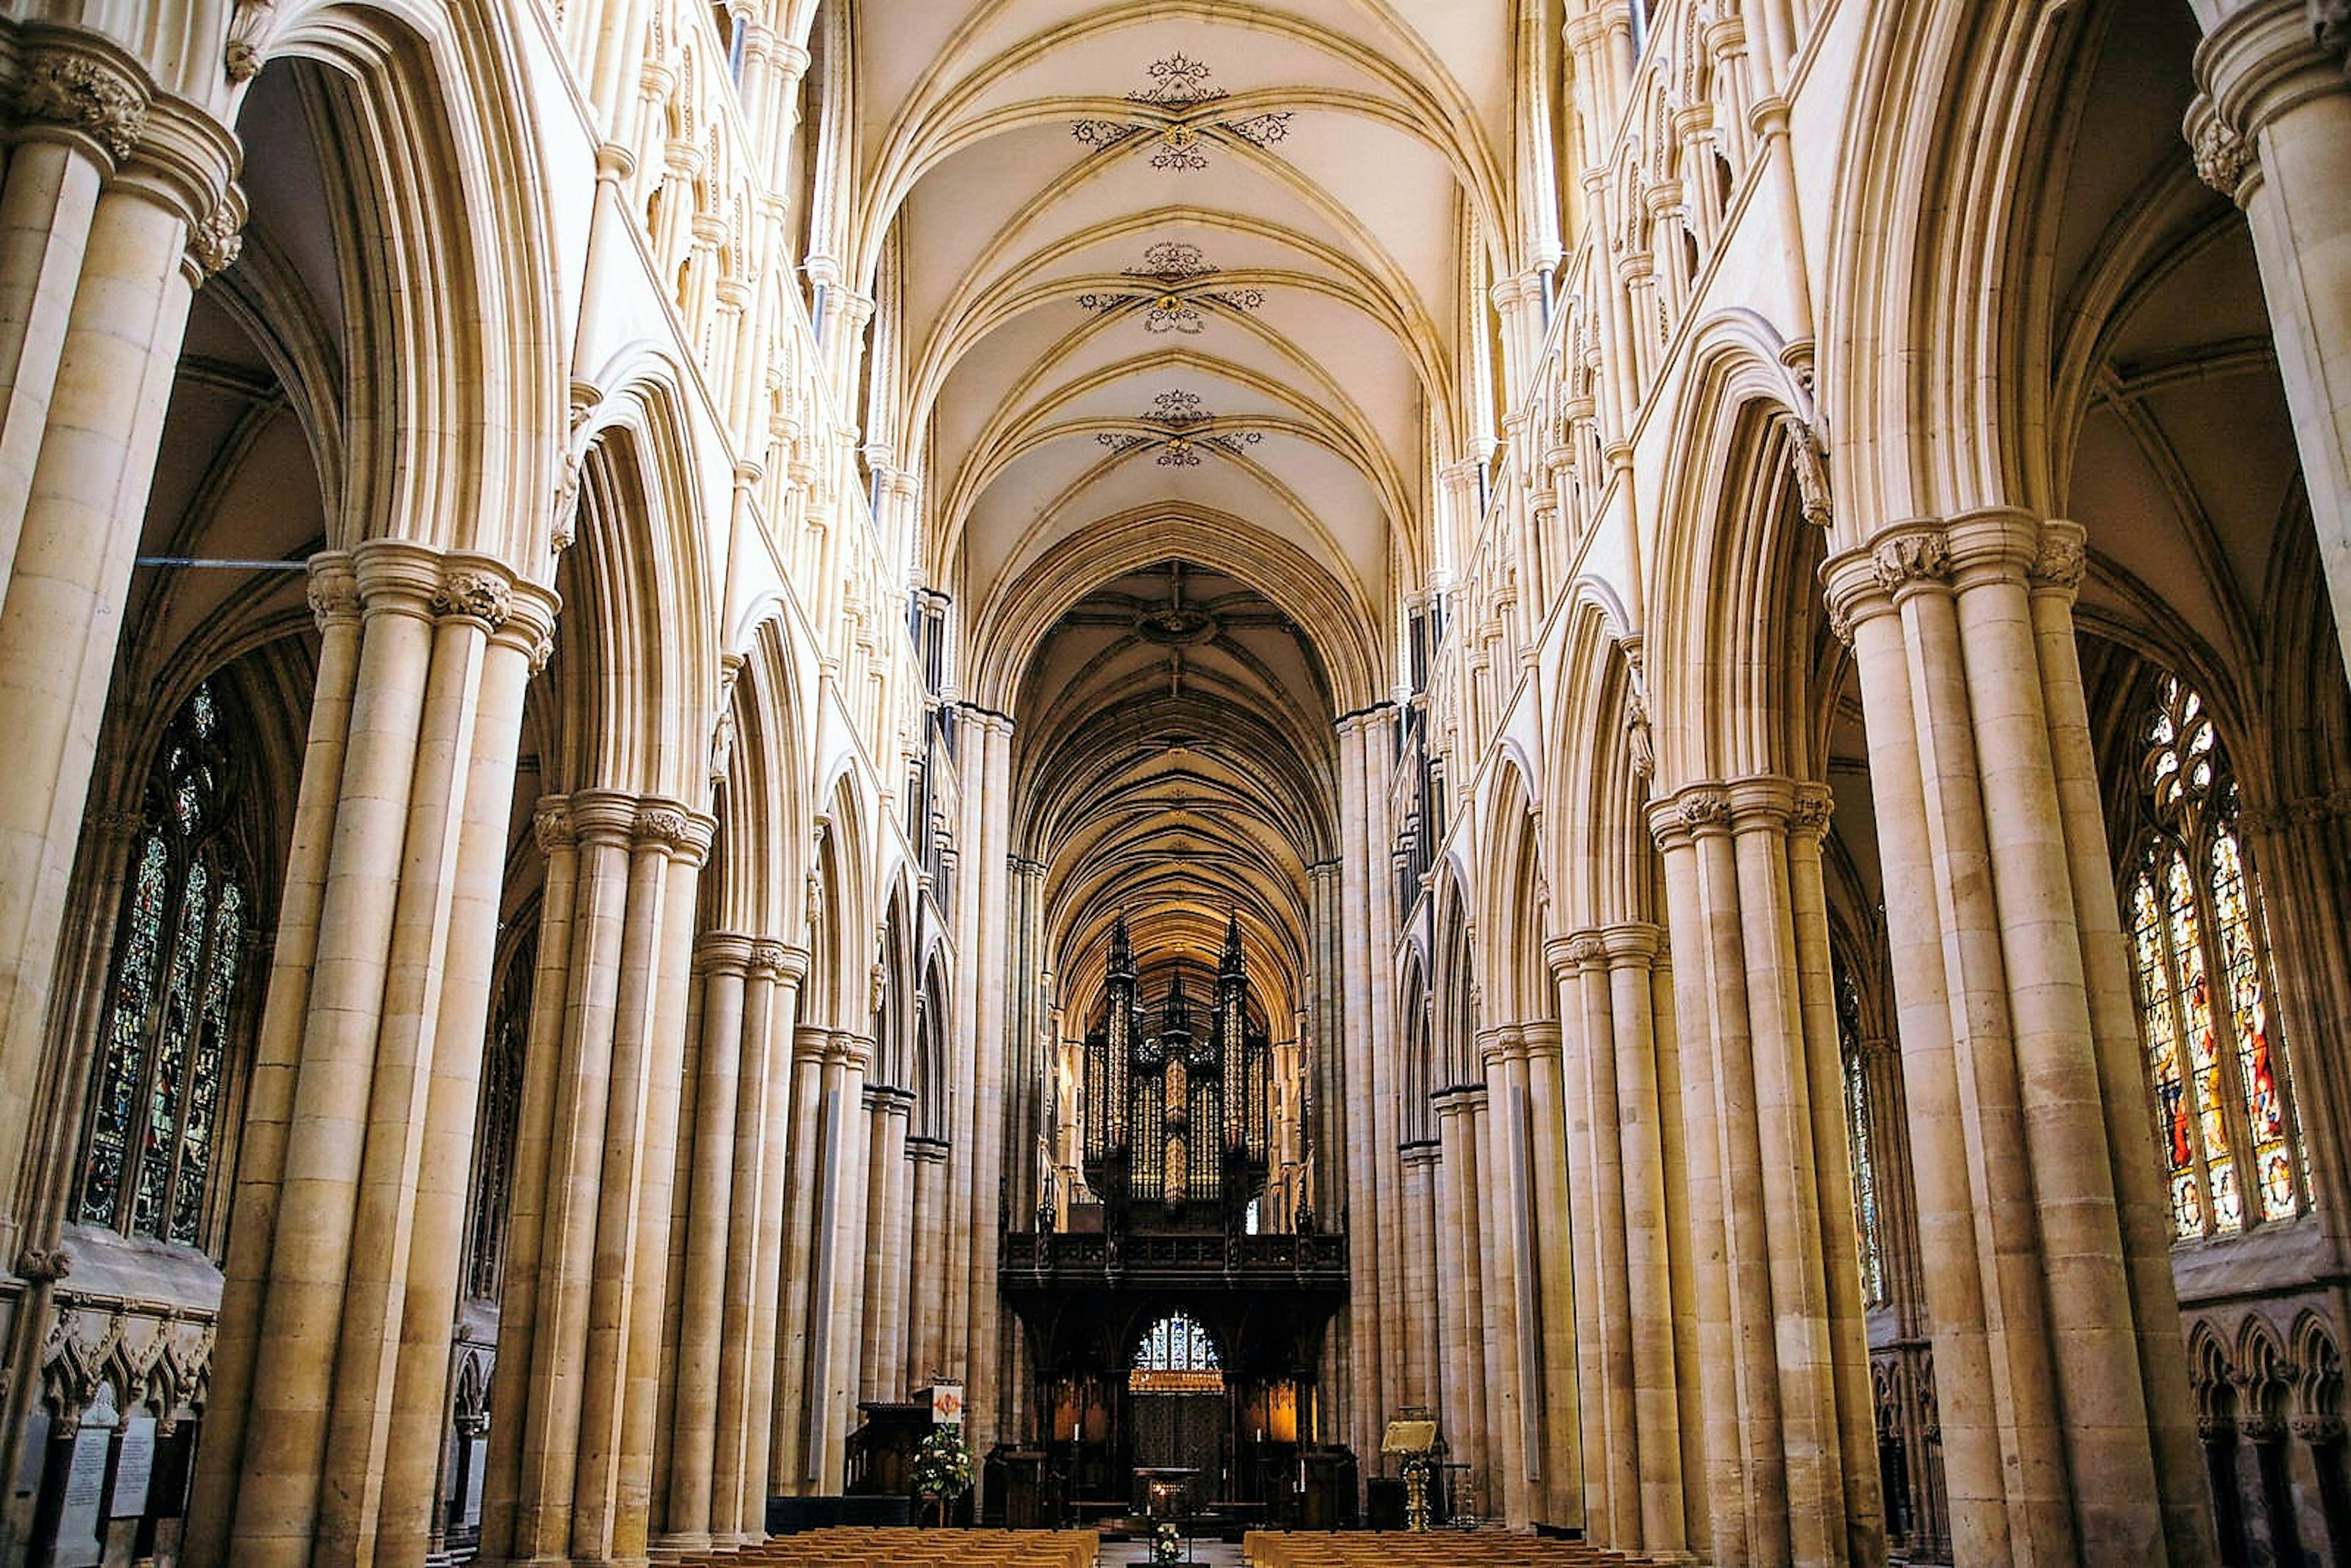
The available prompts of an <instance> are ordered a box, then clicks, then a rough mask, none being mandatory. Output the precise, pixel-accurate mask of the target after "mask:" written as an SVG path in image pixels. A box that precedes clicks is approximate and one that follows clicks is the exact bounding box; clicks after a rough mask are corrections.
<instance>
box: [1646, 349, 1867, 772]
mask: <svg viewBox="0 0 2351 1568" xmlns="http://www.w3.org/2000/svg"><path fill="white" fill-rule="evenodd" d="M1692 379H1693V382H1695V383H1696V387H1697V388H1698V389H1700V390H1699V391H1698V395H1697V396H1695V397H1694V398H1693V399H1692V401H1691V402H1688V403H1687V404H1686V405H1685V407H1686V408H1687V409H1688V410H1690V411H1691V412H1690V413H1689V415H1688V419H1689V423H1690V428H1689V429H1688V430H1687V432H1686V433H1685V435H1686V439H1685V440H1684V441H1682V442H1681V443H1679V444H1677V450H1678V451H1679V452H1680V453H1681V455H1682V457H1683V463H1684V466H1683V467H1682V469H1681V470H1680V472H1679V474H1678V475H1677V476H1673V477H1670V478H1669V479H1668V482H1667V486H1666V491H1665V496H1666V500H1665V510H1664V514H1663V515H1664V516H1666V517H1671V518H1684V519H1687V520H1688V521H1687V525H1686V526H1684V527H1682V528H1674V529H1670V530H1668V531H1667V533H1666V535H1665V536H1664V538H1663V539H1662V541H1661V543H1660V546H1659V549H1658V558H1659V559H1658V562H1657V575H1656V596H1655V599H1654V601H1653V602H1654V604H1655V606H1656V620H1655V623H1654V626H1653V629H1652V632H1651V635H1650V637H1649V639H1648V641H1647V649H1646V652H1647V659H1648V664H1649V668H1650V669H1651V670H1652V671H1653V672H1654V674H1653V675H1652V680H1651V685H1650V690H1651V693H1652V694H1653V695H1654V697H1655V702H1654V707H1653V715H1652V717H1653V722H1654V724H1655V726H1656V757H1657V763H1656V768H1657V777H1658V779H1660V780H1661V786H1660V791H1659V792H1660V793H1666V792H1669V791H1670V789H1674V788H1678V787H1679V786H1680V785H1683V784H1686V783H1689V782H1693V781H1696V780H1699V779H1736V778H1740V777H1742V776H1745V775H1749V774H1757V773H1764V774H1782V775H1787V776H1791V777H1794V778H1800V779H1809V778H1815V777H1817V776H1818V774H1819V771H1820V768H1821V767H1822V764H1823V761H1824V758H1823V757H1822V755H1821V746H1820V740H1819V737H1818V736H1817V735H1816V728H1817V726H1818V723H1819V716H1820V712H1821V708H1822V706H1823V702H1822V698H1823V693H1824V692H1826V691H1833V690H1834V685H1833V684H1831V685H1826V686H1823V687H1821V688H1819V689H1815V685H1814V676H1815V673H1816V672H1815V667H1814V666H1815V663H1816V659H1815V645H1816V643H1817V631H1818V628H1819V627H1820V625H1821V624H1822V622H1823V616H1822V614H1821V612H1820V609H1819V591H1818V590H1817V589H1816V588H1815V586H1814V572H1815V570H1816V569H1817V567H1818V565H1819V562H1820V559H1821V554H1822V549H1821V545H1822V541H1821V538H1820V533H1819V530H1818V529H1817V528H1815V527H1813V525H1812V524H1811V523H1810V522H1809V520H1808V519H1807V517H1806V516H1805V512H1804V510H1803V508H1804V507H1805V505H1806V504H1807V498H1806V497H1804V496H1803V494H1802V490H1803V482H1802V480H1800V478H1799V471H1800V469H1806V468H1816V467H1817V461H1818V460H1817V456H1816V455H1815V453H1814V452H1813V439H1814V438H1813V434H1812V432H1811V427H1810V426H1809V425H1808V424H1807V423H1805V422H1804V421H1803V420H1802V417H1801V416H1800V415H1799V414H1798V413H1796V411H1795V410H1794V409H1793V408H1792V407H1791V406H1790V405H1789V404H1788V403H1787V402H1784V401H1782V399H1781V398H1780V396H1779V395H1778V391H1777V389H1778V388H1780V387H1781V386H1782V384H1783V378H1782V374H1781V372H1780V371H1779V370H1778V367H1777V366H1776V365H1771V364H1767V363H1766V362H1765V361H1762V360H1761V357H1760V355H1758V354H1757V353H1756V352H1755V351H1754V349H1753V348H1752V347H1751V346H1750V345H1747V344H1743V343H1735V344H1730V345H1725V346H1721V347H1719V348H1717V349H1716V350H1713V351H1711V352H1710V353H1708V355H1707V356H1706V357H1705V358H1703V359H1702V360H1701V361H1700V366H1699V369H1698V371H1695V372H1694V373H1693V378H1692ZM1807 632H1812V633H1813V635H1807ZM1820 673H1822V674H1827V673H1828V672H1820Z"/></svg>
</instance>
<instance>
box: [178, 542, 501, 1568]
mask: <svg viewBox="0 0 2351 1568" xmlns="http://www.w3.org/2000/svg"><path fill="white" fill-rule="evenodd" d="M355 564H356V566H357V580H358V588H359V591H360V601H361V604H362V615H363V622H362V627H361V632H360V667H359V672H358V675H357V679H356V683H355V697H354V701H353V704H352V706H351V709H350V729H349V731H348V733H347V736H346V738H345V744H344V747H343V755H342V758H341V759H340V760H341V764H342V772H341V777H340V779H339V780H338V782H339V785H340V797H339V800H338V801H337V804H336V806H335V809H334V821H333V827H332V830H331V831H332V833H333V847H332V849H331V851H330V852H329V860H328V866H327V872H326V885H325V888H324V896H323V902H322V905H321V909H320V915H319V923H318V930H319V942H318V946H317V948H316V951H315V955H314V958H313V970H312V979H311V985H310V988H309V994H308V997H307V998H304V1000H305V1003H306V1009H305V1011H304V1013H303V1015H302V1016H301V1018H300V1019H299V1021H298V1023H295V1022H294V1021H293V1020H287V1021H286V1022H285V1023H282V1024H280V1025H278V1026H277V1027H279V1028H285V1029H289V1030H291V1029H298V1030H299V1032H300V1045H299V1047H298V1050H297V1051H296V1052H295V1053H294V1054H295V1061H296V1063H297V1065H296V1068H295V1076H294V1082H293V1089H292V1101H291V1107H290V1112H289V1113H288V1116H287V1133H286V1139H285V1144H284V1145H283V1152H282V1155H278V1157H277V1166H278V1170H277V1181H278V1183H279V1193H278V1197H277V1211H278V1215H279V1218H281V1220H282V1221H283V1223H281V1224H279V1225H277V1227H276V1228H275V1229H274V1232H273V1234H272V1235H271V1237H270V1238H269V1249H268V1252H267V1254H266V1256H258V1257H255V1258H254V1259H252V1260H251V1261H252V1262H253V1263H254V1265H255V1266H256V1267H255V1271H254V1272H253V1273H252V1274H251V1275H250V1276H243V1277H236V1278H233V1279H232V1280H230V1281H228V1282H227V1283H226V1285H225V1289H224V1308H223V1310H224V1313H225V1316H226V1317H227V1318H228V1319H229V1320H230V1321H241V1322H251V1321H255V1320H256V1319H257V1320H258V1323H259V1334H258V1339H257V1343H256V1347H255V1350H254V1352H253V1357H254V1359H253V1361H252V1362H251V1363H248V1364H249V1365H256V1367H258V1366H266V1369H267V1371H266V1375H255V1376H253V1378H252V1381H251V1382H250V1383H249V1384H247V1385H245V1386H226V1387H224V1386H221V1385H218V1384H217V1383H216V1384H215V1385H214V1389H213V1399H214V1401H215V1402H216V1404H217V1405H218V1406H226V1407H229V1408H232V1409H235V1410H236V1411H237V1413H238V1416H241V1417H242V1420H241V1421H239V1420H238V1419H236V1418H235V1417H233V1418H232V1420H231V1422H230V1423H228V1424H227V1425H228V1426H229V1427H230V1428H231V1429H232V1430H234V1429H235V1427H236V1426H239V1425H242V1426H243V1427H244V1431H245V1436H246V1442H245V1444H244V1446H243V1448H242V1451H241V1452H236V1451H234V1450H230V1449H227V1448H223V1449H221V1450H218V1451H217V1458H214V1457H213V1456H207V1458H208V1461H210V1463H209V1464H208V1467H207V1473H206V1475H205V1477H204V1478H203V1479H202V1480H200V1483H199V1492H200V1494H201V1495H205V1496H207V1497H208V1498H211V1499H215V1500H218V1502H219V1503H220V1504H221V1505H222V1507H223V1508H224V1509H225V1510H233V1517H234V1521H235V1523H234V1537H233V1539H234V1542H235V1545H234V1548H233V1549H232V1550H231V1551H230V1552H226V1553H225V1554H228V1555H234V1556H235V1560H237V1561H239V1562H246V1561H251V1562H256V1563H267V1562H294V1561H303V1562H308V1561H309V1560H311V1556H312V1549H313V1543H314V1532H315V1538H316V1543H317V1545H318V1548H319V1551H320V1552H321V1553H322V1554H323V1555H324V1557H325V1559H326V1560H329V1561H333V1560H336V1559H337V1557H338V1556H339V1555H341V1554H345V1553H348V1552H351V1551H353V1550H355V1549H356V1543H357V1542H358V1541H359V1540H360V1538H361V1537H362V1536H365V1535H371V1534H372V1531H373V1525H374V1520H375V1510H376V1507H377V1505H378V1503H379V1501H380V1495H381V1494H380V1492H379V1491H378V1490H376V1489H377V1488H378V1487H379V1486H380V1485H381V1453H380V1452H378V1453H375V1454H372V1455H361V1456H360V1464H361V1465H362V1471H361V1473H362V1474H363V1475H364V1477H365V1478H366V1479H364V1480H361V1481H360V1482H359V1483H358V1484H356V1485H354V1486H353V1487H352V1488H350V1490H347V1491H346V1492H344V1493H343V1494H342V1496H341V1497H340V1498H339V1499H338V1500H337V1503H336V1505H335V1507H337V1508H341V1507H343V1506H345V1505H347V1504H350V1503H351V1502H354V1501H356V1502H357V1503H358V1504H359V1506H360V1513H358V1514H356V1515H354V1514H350V1513H340V1512H326V1513H322V1509H321V1500H320V1497H319V1488H320V1486H321V1476H322V1469H323V1467H324V1466H325V1465H326V1464H327V1463H328V1458H329V1451H330V1447H331V1445H333V1444H334V1443H335V1442H336V1440H337V1438H338V1437H339V1436H340V1437H342V1438H344V1439H345V1440H348V1439H349V1438H350V1437H351V1436H352V1435H354V1428H353V1427H352V1426H350V1422H351V1421H352V1419H353V1417H354V1416H357V1415H360V1413H361V1412H364V1413H365V1419H367V1420H371V1419H374V1418H376V1417H377V1416H388V1414H389V1412H388V1408H385V1407H387V1406H389V1404H390V1400H391V1385H390V1378H391V1375H392V1364H393V1362H394V1359H395V1357H396V1354H397V1336H398V1334H399V1332H400V1323H399V1319H398V1317H397V1315H396V1312H395V1313H394V1314H392V1315H389V1316H387V1315H386V1314H385V1308H386V1306H387V1304H388V1303H387V1300H386V1296H387V1292H388V1291H390V1290H391V1288H392V1281H393V1280H394V1279H395V1278H396V1274H395V1273H393V1272H392V1271H393V1270H397V1269H398V1268H399V1267H400V1266H401V1265H402V1264H403V1263H404V1262H405V1256H404V1248H403V1249H402V1250H401V1251H399V1252H394V1253H391V1254H390V1255H387V1252H388V1249H392V1248H398V1247H401V1246H402V1243H404V1241H405V1239H406V1235H405V1232H406V1227H407V1224H408V1222H409V1221H410V1219H411V1218H412V1216H411V1211H410V1207H409V1203H410V1200H411V1199H412V1198H413V1180H414V1176H415V1169H414V1166H413V1163H412V1162H413V1138H412V1137H410V1136H405V1135H403V1136H394V1137H390V1138H389V1139H388V1140H383V1141H379V1142H378V1143H377V1144H376V1145H375V1149H374V1155H375V1158H374V1159H373V1160H372V1162H369V1163H364V1164H363V1156H365V1155H366V1154H367V1152H368V1147H369V1144H370V1139H369V1135H368V1134H369V1128H370V1125H371V1123H377V1122H381V1121H386V1120H389V1119H390V1117H389V1115H388V1114H387V1113H396V1114H397V1115H398V1116H399V1117H400V1118H401V1122H400V1124H401V1126H402V1129H403V1133H405V1131H406V1130H407V1128H408V1127H409V1125H410V1124H411V1123H412V1122H413V1124H415V1125H416V1126H417V1127H418V1128H419V1129H420V1130H421V1126H422V1123H423V1108H422V1105H421V1104H420V1103H418V1101H419V1099H420V1098H421V1092H422V1090H423V1074H424V1073H426V1072H429V1071H430V1061H431V1058H430V1040H429V1037H428V1038H427V1039H426V1040H424V1042H423V1045H424V1050H423V1052H422V1053H420V1052H419V1051H418V1050H417V1043H418V1040H417V1025H418V1024H419V1022H420V1021H421V1019H422V1017H423V1009H424V1008H425V1007H426V1006H427V1004H428V1003H430V1002H431V1001H432V999H433V998H432V997H431V994H430V991H429V987H430V985H431V983H432V982H433V981H434V979H437V970H438V967H439V965H440V963H441V961H442V959H443V957H444V952H445V939H446V935H447V933H446V925H445V922H446V919H447V916H448V909H449V894H450V889H449V885H448V879H449V877H450V875H451V873H452V872H453V869H454V868H453V862H454V861H455V852H456V848H457V840H458V832H457V827H458V819H459V817H460V814H461V813H462V812H463V810H464V809H465V800H464V788H465V769H466V763H467V760H468V758H469V757H470V752H471V747H472V738H473V718H474V711H475V709H474V705H475V696H476V693H475V689H474V687H475V683H476V682H477V681H478V678H479V674H480V671H479V665H478V656H479V653H480V646H481V641H482V638H483V635H484V631H485V625H486V622H483V621H479V620H470V619H466V618H458V617H453V619H452V623H451V624H450V625H449V626H448V627H447V628H446V635H445V637H444V634H443V630H442V629H441V628H439V627H437V626H436V619H437V613H436V612H437V608H438V607H437V606H436V602H435V601H436V600H437V599H438V598H439V597H440V595H441V592H442V588H443V579H442V572H443V563H442V560H441V558H440V557H439V556H437V555H436V554H434V552H433V551H431V550H428V549H423V548H421V547H418V546H414V545H409V544H403V543H394V542H391V541H381V540H378V541H371V543H370V544H368V545H365V546H362V547H361V550H360V553H359V555H358V556H357V559H356V563H355ZM498 591H499V592H500V593H501V594H503V593H504V591H505V585H504V583H503V581H502V580H501V581H500V582H499V587H498ZM499 618H500V619H503V611H502V610H501V612H500V615H499ZM436 643H439V644H441V647H440V648H439V649H438V650H437V651H438V652H439V653H441V654H443V655H444V656H443V657H441V658H438V659H436ZM436 666H437V667H436ZM411 832H414V833H416V834H417V835H418V839H419V852H418V853H417V854H416V855H415V856H414V857H413V862H412V861H411V859H410V858H409V857H406V856H404V854H403V843H404V841H405V839H406V838H407V836H408V835H409V834H410V833H411ZM403 873H407V874H405V875H403ZM265 1032H266V1033H275V1032H276V1030H273V1029H272V1028H271V1027H270V1025H269V1024H267V1023H265ZM420 1055H421V1060H420ZM385 1142H388V1143H389V1145H390V1147H388V1148H387V1147H385V1146H384V1145H385ZM273 1152H274V1151H273ZM363 1186H364V1187H365V1189H366V1196H367V1198H368V1206H367V1210H366V1220H367V1224H368V1228H366V1229H365V1230H364V1231H363V1230H362V1215H361V1201H360V1200H361V1196H362V1188H363ZM379 1225H381V1227H383V1228H381V1229H378V1228H375V1227H377V1226H379ZM360 1245H364V1246H365V1248H366V1249H367V1250H366V1251H365V1252H364V1254H361V1253H360V1252H359V1251H358V1250H357V1249H358V1247H359V1246H360ZM347 1326H348V1327H349V1328H350V1330H351V1331H352V1332H357V1333H366V1334H368V1335H369V1336H370V1337H371V1353H370V1354H372V1355H374V1356H375V1357H377V1358H378V1359H377V1360H376V1361H375V1362H374V1364H371V1365H370V1366H367V1367H356V1366H355V1367H352V1368H351V1369H350V1370H351V1371H352V1372H353V1373H354V1377H353V1381H352V1382H351V1383H350V1385H346V1386H340V1387H339V1386H338V1385H339V1381H340V1379H339V1375H340V1372H342V1371H343V1370H344V1368H343V1367H342V1366H340V1364H339V1344H340V1341H341V1339H342V1338H343V1331H344V1330H345V1329H346V1327H347ZM339 1410H340V1416H339ZM339 1419H340V1422H342V1423H343V1425H342V1426H340V1428H338V1425H337V1423H338V1420H339ZM360 1430H364V1420H363V1421H362V1425H361V1427H360ZM215 1466H217V1467H220V1468H214V1467H215ZM345 1473H348V1472H345ZM216 1544H217V1538H214V1539H212V1540H201V1539H200V1540H198V1541H193V1542H191V1545H192V1548H193V1549H194V1550H195V1551H198V1552H209V1551H211V1550H214V1547H215V1545H216Z"/></svg>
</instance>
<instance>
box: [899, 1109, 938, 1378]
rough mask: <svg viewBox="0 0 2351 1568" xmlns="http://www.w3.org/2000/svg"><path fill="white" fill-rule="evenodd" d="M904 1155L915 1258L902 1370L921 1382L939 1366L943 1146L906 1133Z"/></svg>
mask: <svg viewBox="0 0 2351 1568" xmlns="http://www.w3.org/2000/svg"><path fill="white" fill-rule="evenodd" d="M906 1158H907V1159H908V1160H909V1161H911V1162H913V1164H914V1264H913V1268H912V1270H911V1277H910V1280H909V1283H910V1284H911V1286H912V1287H913V1292H914V1311H913V1325H912V1326H913V1333H912V1336H911V1340H910V1343H909V1347H908V1352H907V1354H908V1355H909V1357H910V1359H909V1361H908V1363H907V1375H908V1379H909V1381H910V1382H912V1383H913V1384H914V1385H915V1386H920V1385H923V1384H925V1383H927V1382H928V1381H929V1380H930V1377H931V1375H932V1374H933V1373H935V1372H939V1371H942V1370H944V1368H943V1367H942V1366H941V1364H940V1363H941V1360H942V1357H943V1355H944V1341H945V1331H946V1321H945V1318H946V1314H945V1311H944V1309H945V1307H946V1281H944V1280H943V1279H942V1278H941V1277H940V1276H941V1271H942V1270H943V1268H944V1266H945V1261H946V1236H945V1234H944V1230H945V1227H946V1201H947V1146H946V1143H945V1142H944V1141H943V1140H941V1139H937V1138H930V1137H916V1136H910V1137H908V1138H907V1140H906Z"/></svg>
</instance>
